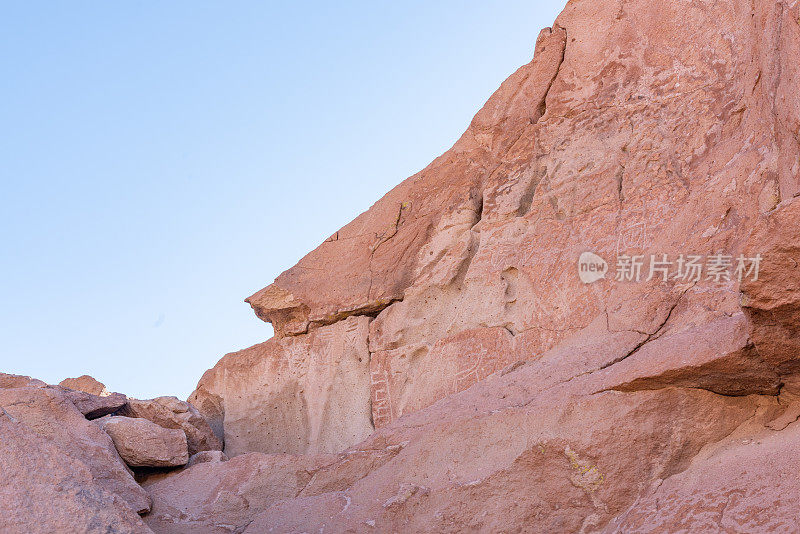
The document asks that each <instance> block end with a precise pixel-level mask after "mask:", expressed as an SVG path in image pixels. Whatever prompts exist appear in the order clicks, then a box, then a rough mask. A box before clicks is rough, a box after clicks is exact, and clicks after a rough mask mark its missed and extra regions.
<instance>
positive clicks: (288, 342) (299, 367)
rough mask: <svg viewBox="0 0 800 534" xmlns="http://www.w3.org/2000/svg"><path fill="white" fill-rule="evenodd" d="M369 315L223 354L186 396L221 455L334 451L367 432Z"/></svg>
mask: <svg viewBox="0 0 800 534" xmlns="http://www.w3.org/2000/svg"><path fill="white" fill-rule="evenodd" d="M368 325H369V318H368V317H363V316H362V317H351V318H348V319H345V320H343V321H339V322H337V323H336V324H334V325H331V326H327V327H324V328H318V329H315V330H313V331H312V332H311V333H309V334H308V335H305V336H300V337H284V338H279V339H272V340H270V341H267V342H266V343H262V344H260V345H256V346H254V347H251V348H249V349H245V350H243V351H240V352H236V353H233V354H228V355H227V356H225V357H224V358H223V359H222V360H221V361H220V362H219V363H218V364H217V365H216V366H215V367H214V368H213V369H211V370H209V371H207V372H206V373H205V375H203V378H202V379H201V380H200V383H199V384H198V387H197V390H196V391H195V392H194V393H193V394H192V396H191V397H190V399H189V400H190V402H191V403H192V404H194V405H195V406H197V407H198V409H199V410H201V411H202V412H203V413H204V415H205V416H206V417H207V418H208V419H209V421H211V424H212V426H215V427H216V428H217V431H220V430H222V431H224V442H225V453H226V454H227V455H228V456H236V455H237V454H243V453H246V452H254V451H255V452H284V453H292V454H302V453H328V452H338V451H340V450H343V449H345V448H346V447H348V446H350V445H353V444H355V443H358V442H359V441H361V440H363V439H365V438H366V437H367V436H368V435H369V434H370V433H371V432H372V429H373V427H372V423H371V417H370V415H371V413H370V378H369V365H370V363H369V362H370V355H369V350H368V345H367V344H368V340H367V336H368V334H369V326H368Z"/></svg>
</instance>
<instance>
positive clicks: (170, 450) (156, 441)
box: [98, 416, 189, 467]
mask: <svg viewBox="0 0 800 534" xmlns="http://www.w3.org/2000/svg"><path fill="white" fill-rule="evenodd" d="M98 424H99V426H100V428H102V429H103V430H105V432H106V433H107V434H108V435H109V436H111V439H112V440H113V441H114V446H115V447H116V448H117V451H118V452H119V455H120V456H121V457H122V459H123V460H125V463H127V464H128V465H129V466H131V467H175V466H180V465H186V462H188V461H189V452H188V448H187V445H186V434H184V433H183V430H180V429H169V428H163V427H160V426H158V425H157V424H155V423H153V422H150V421H148V420H147V419H140V418H132V417H120V416H111V417H105V418H103V419H101V420H99V421H98Z"/></svg>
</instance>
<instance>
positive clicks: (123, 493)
mask: <svg viewBox="0 0 800 534" xmlns="http://www.w3.org/2000/svg"><path fill="white" fill-rule="evenodd" d="M0 407H2V408H3V409H5V411H6V413H7V414H8V415H10V416H11V417H12V418H14V419H15V420H17V421H19V422H21V423H23V424H24V425H25V426H26V427H28V428H30V429H31V430H32V431H33V432H35V433H36V434H38V435H40V436H42V437H43V438H45V439H47V440H49V441H50V442H52V444H53V445H54V446H56V447H58V449H59V450H60V451H61V454H62V455H63V456H65V457H69V458H71V459H73V460H76V461H79V462H81V463H83V464H84V465H86V467H87V469H88V470H89V472H90V473H91V475H92V477H93V479H94V481H95V482H96V484H97V485H98V486H99V487H101V488H102V489H103V490H105V491H107V492H108V493H109V494H112V495H116V496H117V497H119V498H120V499H121V501H122V502H125V503H127V505H128V506H129V507H130V508H131V509H132V510H133V511H135V512H139V513H144V512H147V511H148V510H149V509H150V498H149V497H148V496H147V493H146V492H145V491H144V490H143V489H142V488H141V487H140V486H139V485H138V484H137V483H136V481H135V480H134V479H133V476H132V474H131V472H130V470H129V469H128V468H127V467H126V465H125V463H124V462H123V461H122V458H120V456H119V454H118V453H117V450H116V448H115V447H114V443H113V442H112V441H111V438H110V437H109V436H108V434H106V433H105V432H103V431H102V430H101V429H100V428H99V427H98V426H97V425H96V424H94V423H93V422H91V421H87V420H86V418H85V417H84V416H83V414H82V413H81V412H80V411H79V410H78V409H77V408H76V407H75V405H73V404H72V402H71V401H70V400H69V397H68V396H67V395H66V393H65V392H64V391H62V390H60V389H57V388H32V387H22V388H11V389H0Z"/></svg>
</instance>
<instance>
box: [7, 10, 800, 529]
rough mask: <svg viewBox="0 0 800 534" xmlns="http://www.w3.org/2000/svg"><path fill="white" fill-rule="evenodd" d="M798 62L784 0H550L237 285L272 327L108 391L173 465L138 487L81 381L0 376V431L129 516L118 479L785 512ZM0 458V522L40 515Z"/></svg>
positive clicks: (179, 513) (243, 523)
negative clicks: (139, 383)
mask: <svg viewBox="0 0 800 534" xmlns="http://www.w3.org/2000/svg"><path fill="white" fill-rule="evenodd" d="M799 59H800V2H798V1H797V0H750V1H744V0H718V1H715V2H710V1H693V2H673V3H669V2H668V3H664V2H653V1H651V0H624V1H614V2H610V1H607V0H598V1H589V0H571V1H570V2H569V3H568V5H567V7H566V8H565V10H564V11H563V12H562V13H561V15H560V16H559V17H558V19H557V20H556V21H555V23H554V24H553V26H552V28H546V29H545V30H543V31H542V32H541V33H540V34H539V37H538V39H537V41H536V45H535V54H534V58H533V60H532V62H531V63H529V64H527V65H525V66H523V67H521V68H520V69H519V70H518V71H517V72H516V73H514V74H513V75H512V76H511V77H510V78H509V79H508V80H506V81H505V82H504V83H503V85H502V86H501V87H500V89H498V91H497V92H496V93H495V94H494V95H493V96H492V97H491V98H490V99H489V101H488V102H487V103H486V105H485V106H484V107H483V109H481V110H480V111H479V112H478V114H477V115H476V116H475V118H474V119H473V121H472V123H471V124H470V126H469V128H468V129H467V131H466V132H465V133H464V135H463V136H462V137H461V138H460V139H459V140H458V142H457V143H456V144H455V145H454V146H453V148H451V149H450V150H449V151H448V152H446V153H445V154H444V155H442V156H441V157H439V158H437V159H436V160H435V161H434V162H433V163H431V165H430V166H428V167H427V168H426V169H424V170H423V171H421V172H420V173H418V174H417V175H414V176H412V177H411V178H409V179H408V180H406V181H404V182H403V183H402V184H400V185H398V186H397V187H396V188H395V189H393V190H392V191H391V192H389V193H388V194H387V195H386V196H385V197H383V198H382V199H380V200H379V201H378V202H377V203H376V204H375V205H373V206H372V207H371V208H370V209H369V210H368V211H366V212H365V213H363V214H362V215H360V216H359V217H357V218H356V219H355V220H354V221H353V222H351V223H350V224H348V225H347V226H345V227H344V228H342V229H341V230H339V231H338V232H336V233H334V234H333V235H332V236H331V237H330V238H329V239H328V240H326V241H325V242H324V243H323V244H322V245H320V246H319V247H318V248H317V249H315V250H314V251H312V252H310V253H309V254H308V255H307V256H305V257H304V258H302V259H301V260H300V262H299V263H298V264H297V265H296V266H295V267H293V268H291V269H289V270H288V271H286V272H284V273H283V274H281V275H280V276H279V277H278V278H277V279H276V280H275V282H274V283H273V284H271V285H269V286H267V287H266V288H264V289H262V290H260V291H258V292H257V293H255V294H254V295H252V296H251V297H249V298H248V299H247V302H248V303H249V304H250V305H251V306H252V308H253V309H254V311H255V313H256V315H257V316H258V317H260V318H261V319H263V320H266V321H269V322H271V323H272V324H273V326H274V328H275V337H274V338H273V339H270V340H268V341H266V342H264V343H261V344H259V345H256V346H254V347H251V348H248V349H245V350H241V351H239V352H234V353H231V354H228V355H227V356H225V357H223V358H222V359H221V360H220V361H219V363H218V364H217V365H216V366H215V367H214V368H213V369H211V370H209V371H207V372H206V373H205V374H204V375H203V377H202V378H201V379H200V381H199V383H198V386H197V389H196V391H195V392H194V393H193V394H192V395H191V397H190V398H189V401H188V403H182V402H180V401H178V400H177V399H168V398H159V399H154V400H152V401H135V400H132V399H127V398H126V399H125V402H124V405H123V406H121V407H119V408H115V410H116V411H115V412H114V413H115V415H114V416H112V417H111V419H115V418H117V417H119V416H128V417H138V418H141V419H142V421H144V420H148V421H151V422H152V423H153V424H155V425H158V427H159V428H162V429H173V430H175V431H176V432H180V431H182V432H183V435H185V436H186V438H187V451H186V453H187V454H188V455H194V456H193V457H192V460H191V461H189V462H188V463H189V465H188V466H185V467H175V468H171V469H165V470H163V471H161V472H148V473H137V476H138V477H139V478H138V479H139V480H140V481H141V484H142V486H143V488H144V490H146V494H144V493H141V491H143V490H142V487H139V486H137V485H135V483H133V479H132V478H131V476H130V472H129V471H127V467H126V466H125V464H124V463H123V462H122V459H121V458H120V457H119V455H118V454H117V453H116V450H115V449H114V447H113V443H111V438H110V437H108V435H107V434H104V433H102V430H101V425H103V424H104V423H105V421H107V420H103V421H100V423H99V424H98V423H92V422H88V420H87V418H94V417H95V416H96V415H97V413H98V412H96V411H95V410H88V409H79V408H78V407H76V406H78V405H79V404H81V403H82V402H84V400H82V399H81V398H79V397H78V396H75V392H74V391H73V390H74V389H81V387H82V386H78V385H76V384H73V385H70V384H72V383H65V384H64V385H65V386H67V387H68V388H72V389H66V388H63V387H61V388H57V387H52V386H47V385H46V384H44V383H42V382H40V381H36V380H34V379H30V378H28V377H17V376H13V375H0V388H6V389H0V406H2V407H3V408H4V409H5V412H8V415H4V414H3V413H0V425H4V427H8V428H9V429H10V430H8V431H4V434H3V435H4V436H5V435H8V436H11V437H10V438H9V439H11V440H12V441H13V443H11V444H4V443H0V447H7V448H9V450H11V452H10V453H9V454H12V455H13V454H19V451H20V450H22V449H23V448H24V443H26V442H27V441H29V440H32V441H35V442H36V443H37V445H36V446H35V447H38V449H35V450H37V451H38V450H39V449H41V450H44V449H46V448H48V447H49V448H50V449H52V448H53V447H56V448H57V449H53V450H57V451H58V454H61V455H64V456H65V457H68V458H69V461H70V462H78V463H79V464H80V466H83V467H80V468H78V469H77V470H76V474H74V475H73V474H70V473H69V472H64V471H63V470H60V469H56V473H57V476H58V477H59V480H64V482H63V484H64V485H65V487H66V488H68V491H67V492H66V493H65V494H63V495H61V496H60V497H59V499H63V500H64V501H65V502H66V503H67V504H66V506H74V503H75V502H76V501H75V499H76V498H78V497H80V496H81V495H83V493H81V492H80V488H82V487H85V488H87V489H86V491H87V493H86V494H85V497H82V498H84V499H85V502H86V505H85V506H86V507H85V510H86V514H84V515H79V516H76V518H75V525H76V529H82V530H88V531H98V532H99V531H101V530H103V531H104V530H106V529H107V528H110V527H109V525H112V526H113V528H115V529H116V530H117V531H119V532H129V531H130V532H134V531H138V530H137V529H141V528H147V527H143V525H142V523H141V522H139V520H138V519H137V518H136V517H135V515H131V513H130V512H131V511H136V512H145V511H146V510H147V508H148V505H149V501H148V502H147V503H145V502H144V500H143V499H142V496H144V497H147V498H148V499H152V510H151V511H150V512H149V513H147V514H145V515H144V521H145V522H146V524H147V526H148V527H149V528H150V529H152V530H153V531H155V532H249V533H261V532H323V531H324V532H373V531H375V532H463V531H479V532H626V533H627V532H677V531H686V532H754V533H755V532H759V533H760V532H794V531H800V518H798V514H797V512H796V511H795V503H796V501H797V499H798V497H800V484H798V481H797V480H798V479H797V476H796V473H797V470H798V465H797V463H798V461H797V458H796V456H797V455H796V454H793V452H794V451H795V450H796V447H797V445H798V443H796V442H797V441H798V439H800V438H798V432H800V426H798V425H800V422H798V420H800V341H798V340H800V199H798V197H800V91H798V88H800V61H798V60H799ZM84 382H87V383H88V381H85V380H84ZM71 391H72V393H70V392H71ZM92 393H93V392H84V393H83V394H84V395H91V394H92ZM93 397H97V398H106V397H100V396H96V395H94V396H90V397H88V399H89V400H93ZM95 400H96V399H95ZM87 404H89V403H87ZM9 416H10V418H9ZM4 417H5V419H3V418H4ZM11 418H14V419H11ZM61 421H70V425H69V426H70V427H71V428H70V429H69V432H66V431H63V430H62V431H59V430H58V429H59V428H61V427H63V424H62V423H60V422H61ZM87 425H88V426H87ZM138 426H141V427H145V426H148V425H147V424H146V423H142V424H139V425H138ZM89 427H92V429H93V430H90V429H89ZM6 432H7V433H6ZM98 432H99V433H100V434H98ZM145 433H146V431H145V430H144V428H142V430H141V431H135V432H132V434H131V438H132V439H138V438H140V437H141V436H142V435H144V434H145ZM176 435H177V434H176ZM116 442H117V440H116V439H115V440H114V443H116ZM20 443H22V444H23V445H19V444H20ZM98 444H99V445H98ZM223 446H224V449H223V450H224V452H217V453H213V452H203V451H214V450H219V449H221V448H223ZM118 447H119V448H123V447H122V445H118ZM145 449H151V447H145ZM48 450H49V449H48ZM144 452H148V451H147V450H145V451H144ZM34 454H36V455H37V457H36V461H35V462H34V463H33V464H32V466H31V468H30V471H29V472H26V471H25V470H24V469H17V471H15V475H14V476H15V477H17V478H20V477H21V478H22V479H25V483H34V482H30V481H31V480H38V479H37V477H40V476H43V475H42V473H46V472H47V470H48V469H50V467H48V465H47V460H46V459H44V458H42V457H41V455H42V454H45V453H38V452H35V453H34ZM49 454H52V453H49ZM126 457H127V453H126V454H125V455H123V458H126ZM228 458H230V459H229V460H228ZM0 461H2V460H0ZM53 469H55V468H53ZM86 473H90V474H91V476H89V477H88V478H87V475H86ZM26 477H29V480H28V479H27V478H26ZM131 484H133V485H131ZM0 485H1V486H0V495H2V496H6V497H4V499H5V500H6V502H4V503H3V506H6V507H7V508H8V509H13V512H14V513H10V514H8V515H7V517H6V515H5V514H4V515H1V516H0V530H8V531H11V532H23V531H25V529H24V528H23V527H22V526H21V525H24V524H25V522H26V520H30V521H34V520H36V518H37V517H38V516H40V515H42V514H46V511H43V510H42V509H41V508H32V509H31V511H30V513H29V515H27V516H26V515H25V513H26V512H24V511H21V510H20V507H18V506H17V507H13V506H12V507H8V505H7V502H12V503H15V502H21V500H20V499H21V497H20V494H19V490H18V489H17V486H12V485H9V484H3V483H0ZM134 486H135V487H134ZM19 487H24V485H23V486H19ZM39 491H42V492H43V493H42V494H43V495H46V493H45V491H46V490H45V489H40V490H39ZM109 499H114V502H115V504H114V505H113V506H109V507H104V505H103V503H106V502H110V501H109ZM119 503H122V504H121V505H120V504H119ZM120 506H122V508H119V507H120ZM125 507H127V509H126V508H125ZM99 509H102V510H103V511H102V512H100V511H97V510H99ZM92 514H95V517H96V518H97V521H96V526H92V527H85V526H84V525H85V524H86V523H84V522H85V521H86V517H91V516H92ZM26 518H27V519H26ZM3 521H5V524H3V523H2V522H3ZM48 521H49V523H47V522H48ZM63 521H65V519H64V517H62V516H59V515H56V514H54V515H52V516H51V517H47V518H46V521H45V522H46V524H50V525H56V526H59V525H64V524H66V523H63Z"/></svg>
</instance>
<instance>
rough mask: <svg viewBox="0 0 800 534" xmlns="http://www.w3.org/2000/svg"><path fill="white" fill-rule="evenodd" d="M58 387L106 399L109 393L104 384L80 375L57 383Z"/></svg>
mask: <svg viewBox="0 0 800 534" xmlns="http://www.w3.org/2000/svg"><path fill="white" fill-rule="evenodd" d="M58 385H59V386H63V387H65V388H69V389H74V390H75V391H83V392H84V393H91V394H92V395H98V396H100V397H106V396H108V395H110V394H111V393H110V392H109V391H108V389H106V386H105V384H103V383H102V382H99V381H97V380H95V379H94V378H93V377H91V376H89V375H81V376H79V377H77V378H65V379H64V380H62V381H61V382H59V383H58Z"/></svg>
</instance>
